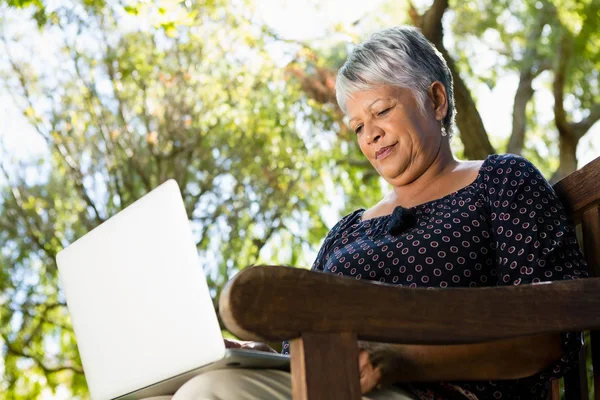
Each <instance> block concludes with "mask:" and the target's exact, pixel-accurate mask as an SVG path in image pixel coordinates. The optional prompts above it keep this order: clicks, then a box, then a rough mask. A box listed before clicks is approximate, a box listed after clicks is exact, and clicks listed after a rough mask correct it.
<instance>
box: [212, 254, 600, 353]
mask: <svg viewBox="0 0 600 400" xmlns="http://www.w3.org/2000/svg"><path fill="white" fill-rule="evenodd" d="M341 310H343V312H340V311H341ZM514 310H519V312H518V313H515V312H514ZM220 312H221V316H222V318H223V322H224V323H225V325H226V326H227V328H228V329H229V330H230V331H231V332H233V333H234V334H236V335H238V336H239V337H242V338H244V339H251V340H265V339H266V340H282V339H288V338H297V337H300V336H301V332H323V333H332V332H356V334H357V336H358V338H359V339H362V340H372V341H379V342H388V343H405V344H410V343H424V344H427V343H429V344H451V343H475V342H481V341H487V340H494V339H504V338H511V337H517V336H527V335H534V334H542V333H549V332H569V331H581V330H584V329H588V328H600V278H591V279H578V280H573V281H562V282H553V283H547V284H541V285H520V286H510V287H488V288H447V289H425V288H417V289H411V288H406V287H396V286H391V285H383V284H377V283H373V282H364V281H356V280H354V279H351V278H344V277H338V276H334V275H331V274H324V273H318V272H311V271H308V270H304V269H297V268H289V267H278V266H263V267H251V268H247V269H245V270H243V271H242V272H240V273H239V274H237V275H236V276H235V278H233V279H232V280H231V281H230V282H229V284H228V285H227V287H226V288H225V290H224V292H223V293H222V296H221V301H220Z"/></svg>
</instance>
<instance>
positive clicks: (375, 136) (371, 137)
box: [367, 126, 385, 144]
mask: <svg viewBox="0 0 600 400" xmlns="http://www.w3.org/2000/svg"><path fill="white" fill-rule="evenodd" d="M384 135H385V133H384V132H383V129H381V128H379V127H378V126H370V127H369V129H368V131H367V143H369V144H371V143H377V142H378V141H379V139H381V138H382V137H383V136H384Z"/></svg>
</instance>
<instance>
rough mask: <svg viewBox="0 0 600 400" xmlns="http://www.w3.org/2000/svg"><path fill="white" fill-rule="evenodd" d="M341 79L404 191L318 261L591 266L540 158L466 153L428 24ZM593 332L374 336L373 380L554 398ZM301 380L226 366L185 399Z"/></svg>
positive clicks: (281, 390) (457, 280)
mask: <svg viewBox="0 0 600 400" xmlns="http://www.w3.org/2000/svg"><path fill="white" fill-rule="evenodd" d="M336 91H337V100H338V103H339V105H340V107H341V109H342V110H343V111H344V113H345V114H346V115H347V117H348V118H349V123H350V127H351V128H352V129H353V130H354V132H356V139H357V141H358V145H359V147H360V149H361V151H362V153H363V154H364V156H365V157H366V158H367V159H368V160H369V162H370V163H371V164H372V165H373V167H374V168H375V169H376V170H377V172H378V173H379V175H380V176H381V177H382V178H383V179H385V181H386V182H388V183H389V184H390V185H391V188H392V190H391V191H390V192H389V194H388V195H386V196H385V197H384V198H383V199H382V200H381V201H380V202H379V203H377V204H375V205H373V206H371V207H370V208H368V209H366V210H365V209H359V210H356V211H354V212H352V213H351V214H349V215H347V216H345V217H344V218H342V220H341V221H339V222H338V223H337V224H336V225H335V227H334V228H333V229H332V230H331V231H330V232H329V234H328V235H327V237H326V238H325V241H324V243H323V246H322V247H321V249H320V251H319V253H318V256H317V259H316V261H315V263H314V265H313V270H317V271H322V272H324V273H331V274H337V275H341V276H349V277H354V278H356V279H368V280H374V281H379V282H384V283H387V284H391V285H397V286H404V287H411V288H413V287H438V288H446V287H479V286H496V285H522V284H535V283H539V282H542V281H549V280H561V279H575V278H579V277H585V276H587V271H586V270H587V267H586V264H585V261H584V259H583V257H582V254H581V251H580V249H579V247H578V244H577V240H576V237H575V232H574V230H573V228H572V227H571V226H570V224H569V222H568V219H567V217H566V215H565V210H564V208H563V206H562V205H561V204H560V202H559V200H558V199H557V197H556V194H555V193H554V191H553V190H552V187H551V186H550V185H549V184H548V182H547V181H546V180H545V179H544V178H543V177H542V175H541V174H540V173H539V171H538V170H537V169H536V168H535V167H534V166H533V165H532V164H531V163H530V162H529V161H527V160H525V159H524V158H521V157H518V156H514V155H491V156H489V157H488V158H486V159H485V160H480V161H459V160H457V159H456V158H455V157H454V156H453V155H452V151H451V149H450V137H451V136H452V133H453V131H454V116H455V114H456V111H455V108H454V98H453V83H452V75H451V73H450V70H449V69H448V66H447V65H446V62H445V60H444V59H443V57H442V55H441V54H440V53H439V52H438V51H437V50H436V49H435V48H434V46H433V45H432V44H431V43H430V42H428V41H427V40H426V39H425V38H424V36H423V35H422V34H421V33H420V32H419V31H418V30H417V29H415V28H409V27H398V28H392V29H387V30H384V31H381V32H379V33H376V34H374V35H373V36H372V37H371V38H369V39H368V40H367V41H366V42H364V43H362V44H360V45H359V46H357V47H356V48H355V49H354V50H353V51H352V53H351V54H350V56H349V57H348V59H347V61H346V63H345V64H344V66H343V67H342V68H341V69H340V71H339V73H338V78H337V82H336ZM398 306H399V307H401V305H398ZM340 312H343V310H340ZM514 312H515V313H518V312H519V310H514ZM290 318H293V315H290ZM580 344H581V340H580V337H579V335H577V334H563V335H560V334H556V335H542V336H536V337H527V338H519V339H511V340H500V341H496V342H490V343H482V344H474V345H451V346H426V345H385V344H372V343H361V344H360V345H361V348H362V350H361V352H360V356H359V360H358V362H359V368H360V371H361V387H362V390H363V393H364V394H365V396H366V398H372V399H455V398H462V399H479V400H484V399H500V398H504V399H544V398H545V396H546V392H547V389H546V386H547V385H546V383H547V382H548V380H549V379H550V378H556V377H559V376H561V375H562V374H564V372H565V371H566V370H567V369H568V368H570V367H571V365H572V364H573V361H574V359H575V358H574V357H575V354H576V353H577V351H578V349H579V347H580ZM229 345H235V346H240V347H248V348H252V347H253V346H257V345H256V344H252V343H249V344H248V343H232V342H230V343H229ZM288 349H289V346H288V344H287V343H284V352H285V353H287V352H288ZM467 380H469V381H467ZM290 385H291V384H290V375H289V374H288V373H285V372H281V371H269V370H262V371H260V370H259V371H256V370H255V371H248V370H223V371H213V372H208V373H206V374H202V375H200V376H198V377H196V378H194V379H192V380H191V381H189V382H188V383H186V384H185V385H184V386H183V387H182V388H181V389H180V390H179V391H178V392H177V393H176V394H175V396H174V397H173V399H174V400H180V399H181V400H183V399H262V400H265V399H289V398H291V390H290Z"/></svg>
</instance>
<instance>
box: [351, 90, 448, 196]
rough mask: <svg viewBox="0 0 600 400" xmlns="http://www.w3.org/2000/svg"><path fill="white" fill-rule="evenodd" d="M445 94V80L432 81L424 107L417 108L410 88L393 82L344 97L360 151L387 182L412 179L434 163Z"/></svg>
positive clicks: (403, 182)
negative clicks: (347, 97) (422, 110)
mask: <svg viewBox="0 0 600 400" xmlns="http://www.w3.org/2000/svg"><path fill="white" fill-rule="evenodd" d="M440 87H441V88H440ZM440 91H443V102H442V103H443V104H442V107H440V104H439V103H440ZM445 94H446V93H445V89H444V87H443V85H442V84H441V83H439V82H436V83H434V84H433V85H432V87H431V89H430V93H429V96H427V100H426V102H425V113H423V112H421V111H420V110H419V107H418V105H417V102H416V100H415V98H414V96H413V94H412V91H411V90H410V89H404V88H399V87H394V86H381V87H379V88H377V89H372V90H367V91H363V92H356V93H353V95H352V98H349V99H348V101H347V102H346V104H347V109H348V117H349V118H350V127H351V129H352V130H354V132H355V133H356V136H357V139H358V144H359V146H360V149H361V151H362V152H363V154H364V155H365V157H367V159H368V160H369V162H370V163H371V164H372V165H373V167H375V169H376V170H377V172H378V173H379V174H380V175H381V176H382V177H383V178H384V179H385V180H386V181H387V182H388V183H390V184H392V185H394V186H402V185H406V184H409V183H411V182H413V181H414V180H415V179H417V178H418V177H419V176H421V175H422V174H423V172H425V171H426V170H427V168H429V166H431V164H432V163H433V161H434V159H435V157H436V155H437V154H438V152H439V151H440V147H441V141H442V135H441V134H440V126H441V125H440V124H441V123H440V120H441V119H442V118H443V116H444V115H445V113H446V106H445ZM442 111H443V112H442Z"/></svg>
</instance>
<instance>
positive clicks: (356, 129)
mask: <svg viewBox="0 0 600 400" xmlns="http://www.w3.org/2000/svg"><path fill="white" fill-rule="evenodd" d="M362 127H363V126H362V125H358V126H357V127H356V128H354V133H360V131H362Z"/></svg>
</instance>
